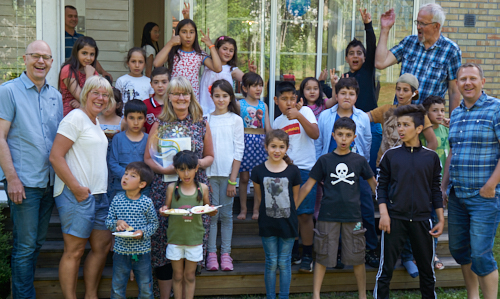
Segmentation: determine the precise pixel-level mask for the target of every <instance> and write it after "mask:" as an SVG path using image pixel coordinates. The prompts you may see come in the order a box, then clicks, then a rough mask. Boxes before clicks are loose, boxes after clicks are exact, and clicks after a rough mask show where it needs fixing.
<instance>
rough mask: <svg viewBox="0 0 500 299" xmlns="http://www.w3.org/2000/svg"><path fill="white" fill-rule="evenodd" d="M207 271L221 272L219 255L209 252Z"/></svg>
mask: <svg viewBox="0 0 500 299" xmlns="http://www.w3.org/2000/svg"><path fill="white" fill-rule="evenodd" d="M207 270H208V271H217V270H219V263H218V262H217V253H215V252H209V253H208V258H207Z"/></svg>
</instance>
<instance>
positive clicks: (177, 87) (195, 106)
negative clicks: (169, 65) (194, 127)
mask: <svg viewBox="0 0 500 299" xmlns="http://www.w3.org/2000/svg"><path fill="white" fill-rule="evenodd" d="M174 91H175V92H181V93H189V94H190V95H191V96H190V98H191V100H190V102H189V108H188V111H189V114H190V115H191V118H192V119H193V122H198V121H201V120H202V119H203V110H202V109H201V106H200V103H198V100H197V99H196V96H195V95H194V90H193V87H192V86H191V83H190V82H189V80H188V79H186V78H185V77H182V76H179V77H175V78H173V79H172V80H171V81H170V82H169V83H168V87H167V96H168V97H170V96H171V93H173V92H174ZM158 119H159V120H162V121H165V122H172V121H176V120H177V119H178V118H177V115H176V114H175V112H174V107H173V106H172V103H171V102H170V98H169V99H168V101H167V105H164V106H163V110H162V112H161V114H160V115H158Z"/></svg>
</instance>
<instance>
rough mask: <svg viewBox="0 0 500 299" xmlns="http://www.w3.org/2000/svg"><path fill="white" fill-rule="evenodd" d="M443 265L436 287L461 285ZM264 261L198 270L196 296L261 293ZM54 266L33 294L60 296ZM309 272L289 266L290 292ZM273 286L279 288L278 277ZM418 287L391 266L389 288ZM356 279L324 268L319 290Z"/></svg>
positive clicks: (304, 289)
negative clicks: (200, 272)
mask: <svg viewBox="0 0 500 299" xmlns="http://www.w3.org/2000/svg"><path fill="white" fill-rule="evenodd" d="M442 261H443V263H444V264H445V266H446V268H445V269H444V270H441V271H436V287H460V286H463V285H464V282H463V278H462V272H461V269H460V266H459V265H458V264H456V263H455V261H454V260H453V259H452V258H450V257H446V258H442ZM264 269H265V265H264V263H258V264H257V263H250V264H237V265H235V270H234V271H205V270H204V271H202V274H201V275H200V276H197V278H196V292H195V295H196V296H210V295H217V296H224V295H244V294H265V285H264ZM57 271H58V270H57V268H39V269H36V271H35V288H36V292H37V297H39V298H51V299H58V298H63V297H62V295H61V290H60V286H59V280H58V272H57ZM376 274H377V269H372V268H367V269H366V281H367V289H368V290H373V288H374V285H375V276H376ZM111 277H112V268H111V267H106V268H105V269H104V272H103V276H102V279H101V284H100V286H99V294H98V295H99V297H100V298H109V296H110V290H111ZM312 280H313V274H312V273H311V274H303V273H298V265H296V266H292V282H291V287H290V292H291V293H310V292H312ZM276 281H277V286H276V290H277V292H278V291H279V278H277V280H276ZM418 287H419V279H418V277H417V278H411V277H410V276H409V275H408V274H407V273H406V270H405V269H404V268H403V267H402V266H401V265H398V266H397V267H396V269H395V270H394V275H393V280H392V282H391V289H415V288H418ZM356 289H357V286H356V279H355V277H354V274H353V271H352V267H346V268H345V269H343V270H337V269H327V273H326V275H325V278H324V280H323V286H322V291H323V292H335V291H355V290H356ZM83 293H84V285H83V271H82V270H80V272H79V275H78V286H77V296H78V298H83ZM137 295H138V289H137V284H136V283H135V282H129V285H128V288H127V297H129V296H130V297H133V296H137Z"/></svg>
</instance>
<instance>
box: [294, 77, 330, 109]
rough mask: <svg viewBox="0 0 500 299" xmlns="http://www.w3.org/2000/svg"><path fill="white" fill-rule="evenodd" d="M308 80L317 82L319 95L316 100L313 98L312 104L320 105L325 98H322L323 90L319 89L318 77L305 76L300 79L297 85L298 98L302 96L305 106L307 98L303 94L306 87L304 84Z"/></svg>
mask: <svg viewBox="0 0 500 299" xmlns="http://www.w3.org/2000/svg"><path fill="white" fill-rule="evenodd" d="M309 81H314V82H316V83H317V84H318V89H319V95H318V98H317V99H316V100H314V104H315V105H316V106H318V107H320V106H322V105H323V103H324V102H325V99H323V91H322V90H321V84H320V83H319V81H318V79H316V78H314V77H307V78H305V79H304V80H302V83H300V87H299V97H298V98H299V99H300V98H302V99H303V100H304V105H305V106H307V99H306V97H305V95H304V89H305V88H306V84H307V82H309Z"/></svg>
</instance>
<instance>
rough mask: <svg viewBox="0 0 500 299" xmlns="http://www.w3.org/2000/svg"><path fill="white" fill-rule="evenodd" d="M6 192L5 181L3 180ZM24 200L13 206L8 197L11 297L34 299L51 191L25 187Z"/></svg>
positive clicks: (52, 198) (51, 199)
mask: <svg viewBox="0 0 500 299" xmlns="http://www.w3.org/2000/svg"><path fill="white" fill-rule="evenodd" d="M4 185H5V190H7V182H5V181H4ZM24 192H25V194H26V199H24V200H23V202H22V204H18V205H16V204H14V203H13V202H12V201H11V200H10V198H9V207H10V218H11V219H12V223H13V224H14V225H13V229H12V236H13V246H12V254H11V267H12V294H13V298H15V299H17V298H23V299H24V298H36V294H35V286H34V284H33V281H34V278H35V268H36V262H37V258H38V254H39V253H40V248H41V247H42V245H43V243H44V242H45V237H46V236H47V230H48V228H49V220H50V215H51V214H52V209H53V208H54V197H53V188H52V187H50V186H47V187H46V188H28V187H24Z"/></svg>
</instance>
